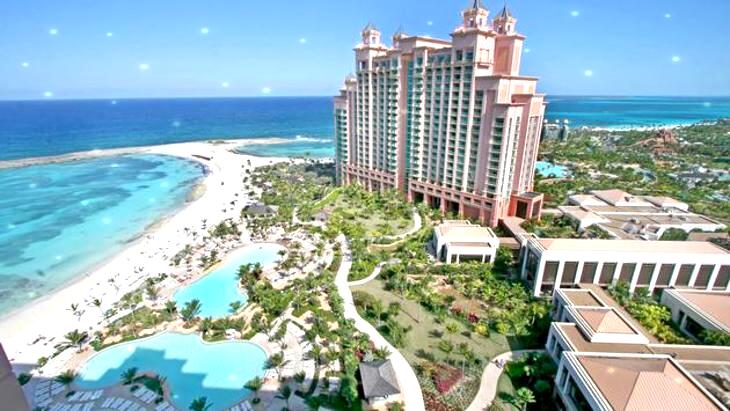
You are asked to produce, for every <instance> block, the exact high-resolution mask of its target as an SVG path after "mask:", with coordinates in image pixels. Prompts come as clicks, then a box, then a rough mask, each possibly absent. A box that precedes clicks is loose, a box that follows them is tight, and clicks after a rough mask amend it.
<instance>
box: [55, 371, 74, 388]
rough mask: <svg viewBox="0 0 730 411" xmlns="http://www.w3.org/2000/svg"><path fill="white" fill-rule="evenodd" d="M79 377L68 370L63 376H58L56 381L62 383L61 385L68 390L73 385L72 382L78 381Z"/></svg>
mask: <svg viewBox="0 0 730 411" xmlns="http://www.w3.org/2000/svg"><path fill="white" fill-rule="evenodd" d="M77 376H78V375H77V374H76V373H75V372H73V371H72V370H66V371H64V372H62V373H61V374H58V375H57V376H56V378H54V380H55V381H56V382H60V383H61V384H63V385H65V386H66V389H68V387H69V386H70V385H71V383H72V382H74V380H75V379H76V377H77Z"/></svg>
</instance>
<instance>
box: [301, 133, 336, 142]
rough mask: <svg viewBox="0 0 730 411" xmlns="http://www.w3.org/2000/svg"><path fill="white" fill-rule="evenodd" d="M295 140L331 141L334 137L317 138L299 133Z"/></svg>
mask: <svg viewBox="0 0 730 411" xmlns="http://www.w3.org/2000/svg"><path fill="white" fill-rule="evenodd" d="M294 140H295V141H307V142H310V143H331V142H332V139H330V138H315V137H304V136H301V135H297V136H295V137H294Z"/></svg>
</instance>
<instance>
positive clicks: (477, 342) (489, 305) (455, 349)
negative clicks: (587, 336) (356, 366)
mask: <svg viewBox="0 0 730 411" xmlns="http://www.w3.org/2000/svg"><path fill="white" fill-rule="evenodd" d="M500 254H501V255H502V257H501V258H502V259H504V258H508V257H506V254H505V253H500ZM505 265H506V263H505V262H503V261H502V262H501V263H500V266H505ZM496 271H497V270H494V269H493V267H492V266H491V265H490V264H477V263H471V264H462V265H440V266H433V265H419V264H414V263H408V264H405V263H403V264H394V265H391V266H387V267H386V268H384V270H383V272H382V273H381V275H380V279H376V280H373V281H371V282H369V283H367V284H365V285H362V286H357V287H353V288H352V289H353V298H354V300H355V304H356V306H357V307H358V310H359V312H360V314H361V315H362V316H363V317H364V318H366V319H367V320H368V321H370V322H371V323H372V324H373V325H374V326H375V327H376V328H378V330H379V331H380V333H381V334H382V335H383V336H384V337H385V338H386V339H388V340H389V341H390V342H391V343H392V344H393V345H394V346H396V347H398V348H399V351H400V352H401V353H402V354H403V355H404V356H405V357H406V359H407V360H408V361H409V362H410V363H411V364H412V365H413V366H414V368H415V369H416V371H417V374H418V378H419V381H420V383H421V387H422V389H423V391H424V395H425V396H426V400H427V403H433V404H436V403H438V404H440V406H441V407H444V409H454V410H458V409H464V408H466V407H467V406H468V405H469V404H470V403H471V401H472V400H473V398H474V396H475V395H476V392H477V390H478V387H479V382H480V380H481V374H482V372H483V370H484V366H485V365H486V363H487V362H488V361H489V360H490V359H491V358H493V357H494V356H496V355H498V354H501V353H503V352H506V351H512V350H519V349H524V348H540V347H541V346H542V344H543V343H544V339H545V336H546V334H547V329H548V326H549V316H548V313H549V306H548V304H547V303H546V302H544V301H541V300H535V299H533V298H532V297H531V296H530V295H529V292H528V291H527V289H526V288H525V287H524V286H523V285H522V284H521V283H520V282H518V281H512V280H508V279H505V278H504V277H503V275H502V274H500V273H497V272H496Z"/></svg>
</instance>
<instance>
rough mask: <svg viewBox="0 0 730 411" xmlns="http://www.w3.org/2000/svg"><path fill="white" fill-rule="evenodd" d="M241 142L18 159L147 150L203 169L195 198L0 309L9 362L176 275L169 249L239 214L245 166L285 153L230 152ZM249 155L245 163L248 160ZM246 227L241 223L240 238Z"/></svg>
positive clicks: (28, 356)
mask: <svg viewBox="0 0 730 411" xmlns="http://www.w3.org/2000/svg"><path fill="white" fill-rule="evenodd" d="M257 141H258V142H261V141H264V140H261V139H258V140H257ZM240 143H241V142H240V141H220V140H217V141H216V142H214V143H212V142H210V141H209V140H208V141H205V142H193V143H175V144H167V145H159V146H150V147H133V148H125V149H112V150H101V151H96V150H95V151H92V152H83V153H75V154H73V155H63V156H54V157H52V158H42V159H43V160H42V161H41V160H40V159H38V158H36V159H33V160H32V161H31V162H28V161H27V160H28V159H25V160H23V161H22V164H24V165H26V166H28V165H34V164H44V163H46V164H47V163H49V162H65V161H78V160H84V159H91V158H96V157H99V156H110V155H125V154H132V153H149V154H158V155H170V156H174V157H178V158H184V159H187V160H192V161H195V162H197V163H199V164H203V165H204V167H205V168H206V170H208V172H207V173H206V174H204V175H203V176H202V178H201V179H200V181H199V182H198V183H197V184H196V186H198V187H204V188H205V189H204V190H203V191H202V192H201V193H200V195H199V196H198V198H192V199H191V201H186V202H185V203H184V204H183V205H182V206H181V207H180V208H177V209H175V210H173V211H172V212H171V213H169V214H166V215H165V216H164V217H162V218H160V219H159V220H158V221H156V222H154V223H152V224H150V225H149V226H148V227H146V228H145V230H143V231H142V232H141V233H140V234H139V235H138V236H136V237H135V238H134V239H131V240H130V241H129V242H126V243H124V244H123V245H122V248H121V249H120V250H119V251H118V252H116V253H115V254H114V255H113V256H112V257H110V258H108V259H105V260H104V261H102V262H100V263H99V264H97V265H95V266H92V267H90V268H89V269H87V270H85V271H84V272H83V273H79V274H78V275H77V276H74V277H73V278H72V279H70V280H69V281H67V282H65V283H64V284H63V285H62V286H59V287H58V288H57V289H55V290H53V291H51V292H50V293H48V294H46V295H43V296H41V297H38V298H37V299H34V300H32V301H30V302H28V304H25V305H23V306H21V307H18V308H17V309H15V310H12V311H11V312H8V313H5V314H3V315H2V316H0V336H2V344H3V346H4V348H5V351H6V352H7V354H8V357H9V358H10V359H11V361H12V362H13V363H14V364H18V365H23V364H28V365H31V364H35V363H36V361H37V360H38V359H39V358H40V357H42V356H46V357H50V356H51V355H52V354H53V352H54V351H55V348H54V346H55V345H56V344H58V343H60V342H61V341H62V340H63V335H64V334H65V333H67V332H69V331H73V330H74V329H78V330H79V331H88V332H89V333H90V334H92V333H93V331H94V330H95V329H97V328H98V327H99V326H100V325H101V324H102V323H104V322H105V320H104V318H103V315H102V312H104V311H106V310H108V309H109V308H111V307H112V306H113V304H114V303H116V302H117V301H118V300H119V299H121V297H122V296H123V295H124V294H125V293H127V292H129V291H132V290H134V289H136V288H138V287H139V286H140V285H141V284H142V283H143V282H144V281H145V280H146V279H147V278H150V277H154V276H156V275H158V274H160V273H167V274H168V275H170V274H171V273H172V275H175V272H176V271H178V272H177V274H181V272H180V271H181V269H180V268H179V267H173V266H171V265H170V261H171V260H172V258H173V257H174V255H175V254H176V253H177V252H178V251H179V250H181V249H182V248H184V247H185V245H188V244H197V243H198V242H199V241H200V239H201V238H202V236H204V235H205V233H206V232H207V229H208V228H209V227H210V226H212V225H213V224H217V223H218V222H219V221H222V220H224V219H226V218H233V217H237V216H240V209H242V208H243V207H244V206H245V205H246V204H247V203H248V202H249V201H250V199H249V198H248V195H247V194H246V193H247V191H246V190H244V183H243V177H244V175H245V173H246V171H247V170H249V169H253V168H256V167H259V166H262V165H266V164H270V163H272V162H275V161H286V160H287V159H286V158H264V157H256V156H251V155H245V154H238V153H234V152H232V151H230V149H231V148H232V146H234V145H240ZM199 156H204V157H205V158H201V157H199ZM13 161H14V160H13ZM248 161H250V162H251V165H248ZM16 164H17V162H16ZM0 168H2V167H0ZM6 168H7V167H6ZM199 190H200V188H199ZM232 204H235V206H234V205H232ZM204 222H207V223H208V224H207V225H206V224H205V223H204ZM198 232H200V233H201V235H200V236H198V234H197V233H198ZM246 234H247V233H246V232H245V229H244V233H243V237H244V238H246ZM110 280H111V281H110ZM182 284H183V283H180V284H179V286H182ZM93 298H99V299H101V300H102V306H101V309H99V308H96V307H93V306H91V305H90V304H89V301H90V300H91V299H93ZM71 304H78V305H79V310H83V314H82V315H81V316H80V317H77V316H75V315H74V314H73V313H72V312H71V310H70V309H69V307H70V306H71Z"/></svg>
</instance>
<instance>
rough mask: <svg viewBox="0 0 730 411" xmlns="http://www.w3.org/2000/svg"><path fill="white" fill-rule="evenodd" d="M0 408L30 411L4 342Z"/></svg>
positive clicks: (0, 356)
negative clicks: (6, 352)
mask: <svg viewBox="0 0 730 411" xmlns="http://www.w3.org/2000/svg"><path fill="white" fill-rule="evenodd" d="M0 400H2V404H0V409H3V410H13V411H30V407H29V406H28V402H27V401H26V399H25V394H23V389H22V388H20V384H19V383H18V378H17V377H16V376H15V374H14V373H13V367H12V366H11V365H10V361H8V357H7V356H6V355H5V350H3V346H2V344H0Z"/></svg>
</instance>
